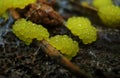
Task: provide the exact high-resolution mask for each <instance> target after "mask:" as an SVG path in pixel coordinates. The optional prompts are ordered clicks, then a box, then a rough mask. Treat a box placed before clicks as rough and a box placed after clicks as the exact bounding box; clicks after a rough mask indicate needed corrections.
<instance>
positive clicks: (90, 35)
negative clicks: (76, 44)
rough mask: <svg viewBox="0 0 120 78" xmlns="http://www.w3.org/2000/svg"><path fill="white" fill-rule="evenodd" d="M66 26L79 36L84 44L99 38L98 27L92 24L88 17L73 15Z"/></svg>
mask: <svg viewBox="0 0 120 78" xmlns="http://www.w3.org/2000/svg"><path fill="white" fill-rule="evenodd" d="M66 26H67V28H68V29H70V30H71V32H72V33H73V34H74V35H76V36H78V37H79V38H80V39H81V40H82V42H83V43H84V44H89V43H92V42H94V41H96V39H97V29H96V28H95V27H94V26H92V25H91V22H90V21H89V19H88V18H85V17H71V18H69V19H68V21H67V23H66Z"/></svg>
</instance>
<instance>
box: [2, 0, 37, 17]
mask: <svg viewBox="0 0 120 78" xmlns="http://www.w3.org/2000/svg"><path fill="white" fill-rule="evenodd" d="M35 1H36V0H0V16H1V15H2V14H3V13H5V11H6V10H7V9H8V8H20V9H23V8H24V7H25V6H27V5H28V4H30V3H34V2H35Z"/></svg>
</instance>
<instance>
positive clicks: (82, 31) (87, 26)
mask: <svg viewBox="0 0 120 78" xmlns="http://www.w3.org/2000/svg"><path fill="white" fill-rule="evenodd" d="M35 1H36V0H20V1H18V0H0V9H1V11H0V16H1V15H2V14H3V13H4V12H6V10H7V9H8V8H20V9H23V8H24V7H25V6H26V5H28V4H30V3H34V2H35ZM66 27H67V28H68V29H69V30H71V32H72V33H73V34H74V35H75V36H78V37H79V38H80V39H81V40H82V42H83V43H84V44H89V43H92V42H94V41H96V39H97V30H96V28H95V27H93V26H92V25H91V22H90V21H89V19H87V18H85V17H71V18H69V19H68V21H67V22H66ZM12 28H13V33H14V34H15V35H16V36H17V37H18V38H19V39H20V40H22V41H24V42H25V44H26V45H30V43H31V42H32V40H33V39H36V40H38V41H41V40H43V39H45V40H47V41H48V42H49V43H50V44H51V45H52V46H53V47H55V48H56V49H57V50H60V52H61V53H62V54H63V55H65V56H66V57H67V58H69V59H71V58H72V57H74V56H75V55H76V54H77V52H78V51H79V46H78V42H77V41H74V40H72V39H71V38H70V37H68V36H67V35H56V36H54V37H51V38H49V32H48V31H47V29H46V28H45V27H43V26H42V25H37V24H35V23H32V22H31V21H27V20H26V19H23V18H22V19H19V20H17V21H16V22H15V23H14V25H13V27H12Z"/></svg>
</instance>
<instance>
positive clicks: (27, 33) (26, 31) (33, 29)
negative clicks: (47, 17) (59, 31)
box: [13, 19, 49, 45]
mask: <svg viewBox="0 0 120 78" xmlns="http://www.w3.org/2000/svg"><path fill="white" fill-rule="evenodd" d="M13 33H14V34H15V35H16V36H17V37H18V38H19V39H20V40H23V41H24V42H25V43H26V45H29V44H30V43H31V42H32V40H33V39H37V40H39V41H40V40H43V39H47V38H48V37H49V33H48V31H47V29H46V28H44V27H43V26H42V25H37V24H34V23H32V22H30V21H26V20H25V19H20V20H17V21H16V22H15V24H14V25H13Z"/></svg>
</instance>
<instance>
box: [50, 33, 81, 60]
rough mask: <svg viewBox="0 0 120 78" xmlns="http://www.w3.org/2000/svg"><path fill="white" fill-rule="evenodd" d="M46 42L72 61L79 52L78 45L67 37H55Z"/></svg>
mask: <svg viewBox="0 0 120 78" xmlns="http://www.w3.org/2000/svg"><path fill="white" fill-rule="evenodd" d="M48 42H49V43H50V44H51V45H52V46H53V47H55V48H56V49H57V50H60V52H61V53H62V54H63V55H64V56H66V57H67V58H68V59H72V57H74V56H76V55H77V52H78V51H79V46H78V43H77V42H76V41H73V40H72V39H71V38H70V37H68V36H67V35H56V36H54V37H51V38H50V39H48Z"/></svg>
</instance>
